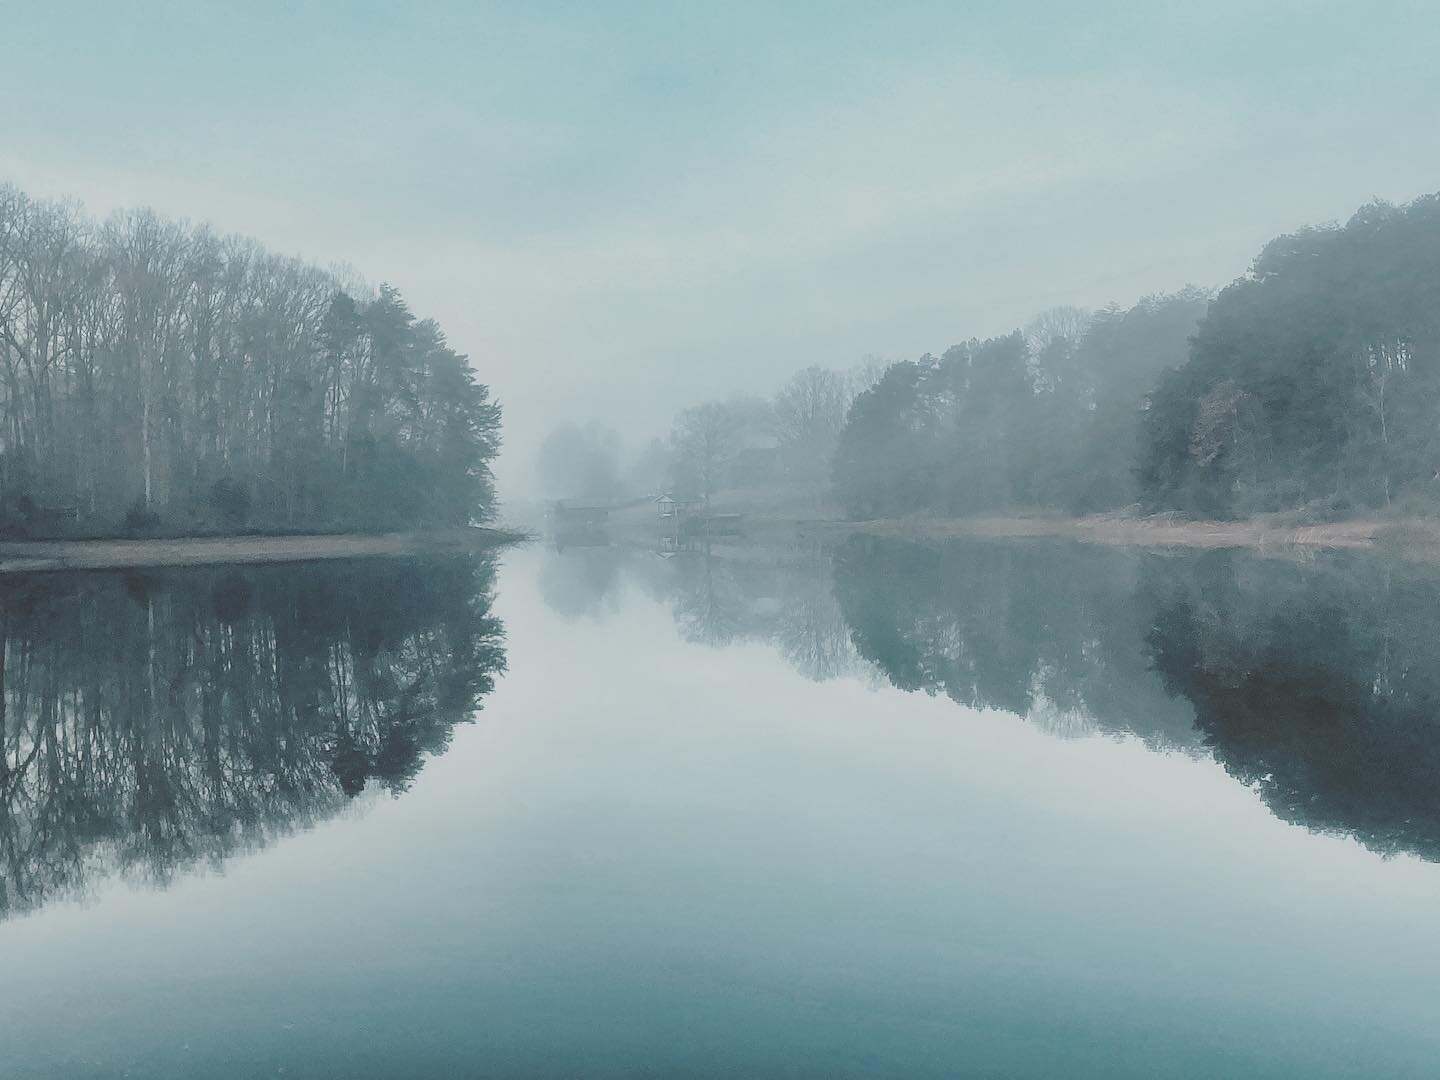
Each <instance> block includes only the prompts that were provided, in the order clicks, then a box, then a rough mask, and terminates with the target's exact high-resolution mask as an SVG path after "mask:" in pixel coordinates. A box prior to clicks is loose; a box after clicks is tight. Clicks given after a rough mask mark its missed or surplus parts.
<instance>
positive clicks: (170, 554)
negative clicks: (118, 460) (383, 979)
mask: <svg viewBox="0 0 1440 1080" xmlns="http://www.w3.org/2000/svg"><path fill="white" fill-rule="evenodd" d="M527 539H529V535H528V534H527V533H525V532H522V531H520V530H518V529H506V528H491V527H482V526H463V527H456V528H450V529H417V530H414V531H410V532H391V533H374V534H367V533H336V534H300V535H293V536H203V537H188V538H178V539H165V540H144V539H137V540H131V539H116V540H13V541H0V575H5V574H25V573H38V572H50V571H65V570H126V569H139V568H144V567H175V566H211V565H223V564H227V563H229V564H257V563H291V562H311V561H316V560H330V559H359V558H377V557H381V558H383V557H389V558H395V557H404V556H431V555H457V554H465V553H467V552H476V551H491V550H495V549H498V548H501V547H505V546H507V545H509V544H516V543H520V542H522V541H524V540H527Z"/></svg>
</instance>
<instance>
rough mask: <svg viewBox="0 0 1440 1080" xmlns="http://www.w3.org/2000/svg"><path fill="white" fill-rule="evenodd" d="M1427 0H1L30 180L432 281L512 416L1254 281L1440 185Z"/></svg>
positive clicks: (537, 420)
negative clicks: (1261, 265)
mask: <svg viewBox="0 0 1440 1080" xmlns="http://www.w3.org/2000/svg"><path fill="white" fill-rule="evenodd" d="M1437 55H1440V11H1437V9H1436V7H1435V5H1434V4H1433V2H1431V0H1422V2H1415V3H1385V2H1382V0H1367V2H1363V3H1302V2H1292V3H1266V2H1264V0H1250V2H1244V3H1230V2H1225V3H1173V4H1171V3H1162V2H1156V0H1146V2H1139V0H1134V2H1131V3H1124V4H1107V3H1103V2H1093V0H1092V2H1089V3H1085V4H1078V3H1069V2H1063V3H1059V2H1057V3H1053V4H1042V3H1028V4H1027V3H1019V2H1015V0H1010V2H1003V3H1001V2H996V3H989V2H960V0H948V2H944V3H934V4H930V3H918V2H917V3H902V2H896V0H892V2H890V3H884V4H882V3H876V4H841V3H798V2H795V3H784V2H781V0H770V2H766V3H757V4H753V5H747V4H740V3H733V2H725V3H703V4H702V3H700V2H698V0H697V2H681V0H675V2H670V3H656V4H640V3H603V2H601V0H588V2H582V3H576V4H558V3H548V4H547V3H528V4H520V3H515V4H506V5H490V4H481V3H467V2H462V0H455V2H451V3H419V2H406V0H390V2H388V3H383V4H368V3H358V2H343V0H330V2H318V0H317V2H295V0H291V2H284V3H280V2H277V3H260V2H255V0H245V2H235V3H205V2H200V0H184V2H180V3H174V4H168V3H137V2H125V0H94V2H92V3H85V4H80V3H64V2H59V0H46V2H44V3H41V2H35V0H0V179H8V180H10V181H11V182H13V183H15V184H17V185H18V186H20V187H22V188H23V189H25V190H26V191H28V192H29V193H30V194H33V195H40V196H49V197H58V196H66V197H73V198H77V199H79V200H81V201H83V202H84V203H85V205H86V206H87V208H89V209H90V210H91V211H92V212H95V213H97V214H102V215H103V214H105V213H108V212H109V211H110V210H112V209H114V208H116V207H120V206H134V205H151V206H154V207H156V208H157V209H160V210H162V211H165V212H167V213H171V214H174V215H177V216H183V217H188V218H190V219H192V220H204V221H209V222H211V223H213V224H214V225H215V226H216V227H217V228H219V229H221V230H223V231H227V232H241V233H246V234H249V235H252V236H255V237H256V238H258V239H260V240H261V241H263V242H264V243H265V244H267V245H268V246H270V247H272V248H275V249H278V250H281V251H284V252H288V253H293V254H299V255H303V256H305V257H306V258H308V259H311V260H313V261H316V262H319V263H322V264H330V263H336V262H344V263H348V264H350V265H351V266H353V267H354V268H355V269H356V270H357V271H358V272H359V273H360V274H362V275H363V276H364V277H365V278H366V279H367V280H369V281H371V282H373V283H378V282H380V281H389V282H391V283H393V284H394V285H396V286H397V287H398V288H399V289H400V290H401V291H402V293H404V295H405V296H406V297H407V299H408V300H409V301H410V303H411V305H412V307H413V308H414V309H415V310H416V312H417V313H419V314H421V315H430V316H434V317H435V318H437V319H438V320H439V321H440V323H441V324H442V326H444V328H445V329H446V330H447V332H448V333H449V336H450V338H451V341H452V343H453V344H454V345H455V346H456V347H457V348H458V349H460V350H461V351H463V352H466V353H468V354H469V355H470V357H471V359H472V362H473V363H474V365H475V367H476V368H477V369H478V370H479V372H480V374H481V377H482V378H483V379H484V380H485V381H486V382H488V383H490V385H491V386H492V388H493V389H494V391H495V393H496V396H497V397H498V398H499V399H500V400H501V401H502V403H503V404H504V405H505V407H506V415H505V428H506V439H507V451H506V453H505V455H504V458H503V459H502V461H501V462H500V466H499V469H498V470H497V471H498V472H499V474H500V477H501V481H502V485H505V486H506V487H507V488H509V489H510V490H511V491H512V492H514V491H517V490H518V489H519V488H520V486H521V485H523V484H525V483H526V482H527V481H528V480H529V478H530V474H531V462H532V459H533V454H534V450H535V447H536V445H537V443H538V442H539V440H540V439H541V438H543V436H544V435H545V433H546V432H547V431H548V430H549V429H550V428H551V427H553V426H554V425H555V424H556V423H558V422H560V421H563V420H586V419H591V418H598V419H602V420H606V421H607V422H610V423H612V424H614V425H615V426H616V427H619V428H620V429H621V430H622V431H623V432H624V433H625V434H626V435H627V437H629V438H630V440H631V441H632V442H634V443H639V442H643V441H645V440H647V439H648V438H649V437H650V436H651V435H652V434H658V433H662V432H664V431H666V430H668V427H669V417H670V415H671V414H672V413H673V412H674V411H675V410H676V409H677V408H679V407H681V406H683V405H686V404H689V403H692V402H694V401H697V400H700V399H703V398H705V397H708V396H725V395H728V394H729V393H731V392H733V391H737V390H748V391H757V392H761V393H769V392H771V391H773V390H774V389H775V388H776V387H777V386H778V385H779V384H780V383H781V382H782V381H783V380H784V378H785V377H786V376H787V375H789V374H790V373H791V372H792V371H794V370H796V369H798V368H801V367H804V366H805V365H807V364H811V363H822V364H828V365H832V366H837V367H848V366H850V365H852V364H854V363H855V362H856V361H858V360H859V359H860V358H861V357H862V356H863V355H866V354H875V355H879V356H882V357H884V358H887V359H899V358H902V357H910V356H916V355H919V354H920V353H923V352H925V351H927V350H930V351H939V350H941V349H943V348H945V347H946V346H947V345H949V344H951V343H953V342H955V341H958V340H962V339H964V338H968V337H971V336H975V335H979V336H986V335H990V334H995V333H1002V332H1005V331H1007V330H1009V329H1010V328H1012V327H1014V326H1016V325H1018V324H1020V323H1022V322H1023V321H1024V320H1025V319H1026V318H1027V317H1028V316H1029V315H1030V314H1032V313H1033V312H1035V311H1037V310H1039V309H1042V308H1045V307H1048V306H1053V305H1055V304H1059V303H1075V304H1081V305H1086V306H1098V305H1101V304H1104V303H1106V302H1107V301H1111V300H1116V301H1119V302H1121V303H1129V302H1132V301H1133V300H1134V299H1136V298H1137V297H1138V296H1140V295H1142V294H1144V293H1147V292H1154V291H1160V290H1170V289H1174V288H1177V287H1179V286H1182V285H1184V284H1186V283H1187V282H1194V283H1197V284H1205V285H1211V284H1215V285H1218V284H1224V283H1225V282H1227V281H1229V280H1230V279H1232V278H1234V277H1235V276H1236V275H1238V274H1240V273H1242V272H1243V271H1244V269H1245V268H1246V266H1247V264H1248V263H1249V261H1250V259H1251V258H1252V257H1253V255H1254V254H1255V252H1256V251H1257V249H1258V248H1259V246H1260V245H1261V244H1262V243H1263V242H1264V241H1265V240H1267V239H1268V238H1270V237H1271V236H1273V235H1275V234H1277V233H1279V232H1283V231H1286V230H1289V229H1293V228H1295V227H1297V226H1300V225H1302V224H1305V223H1309V222H1319V221H1327V220H1334V219H1344V218H1345V217H1347V216H1348V215H1349V213H1350V212H1351V211H1353V210H1354V209H1355V207H1356V206H1358V205H1359V204H1361V203H1363V202H1365V201H1367V200H1369V199H1371V198H1374V197H1381V198H1386V199H1391V200H1397V201H1400V200H1407V199H1410V198H1412V197H1414V196H1415V195H1418V194H1421V193H1424V192H1427V191H1433V190H1437V189H1440V137H1437V136H1440V130H1437V129H1440V64H1437V63H1436V62H1435V57H1436V56H1437Z"/></svg>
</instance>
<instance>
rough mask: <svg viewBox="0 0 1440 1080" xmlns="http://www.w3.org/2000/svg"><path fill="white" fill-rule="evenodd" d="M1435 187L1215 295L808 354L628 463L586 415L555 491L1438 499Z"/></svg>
mask: <svg viewBox="0 0 1440 1080" xmlns="http://www.w3.org/2000/svg"><path fill="white" fill-rule="evenodd" d="M1437 296H1440V195H1431V196H1425V197H1422V198H1419V199H1417V200H1415V201H1414V202H1411V203H1409V204H1408V205H1403V206H1395V205H1391V204H1387V203H1383V202H1374V203H1371V204H1369V205H1367V206H1365V207H1363V208H1361V209H1360V210H1359V211H1358V212H1357V213H1356V214H1355V215H1354V216H1353V217H1352V218H1351V219H1350V220H1349V221H1348V222H1346V223H1345V224H1343V225H1325V226H1317V227H1311V228H1306V229H1302V230H1300V231H1298V232H1296V233H1292V234H1288V235H1284V236H1281V237H1279V238H1278V239H1275V240H1273V241H1271V242H1270V243H1269V244H1267V245H1265V247H1264V249H1263V250H1262V251H1261V252H1260V254H1259V256H1258V257H1257V258H1256V259H1255V261H1254V263H1253V264H1252V265H1251V267H1250V269H1249V270H1248V271H1247V272H1246V273H1245V274H1244V275H1243V276H1241V277H1240V278H1239V279H1237V280H1236V281H1235V282H1233V283H1232V284H1231V285H1230V286H1228V287H1227V288H1225V289H1223V290H1222V291H1220V292H1219V293H1218V294H1215V293H1213V292H1211V291H1209V290H1206V289H1202V288H1198V287H1187V288H1185V289H1182V290H1180V291H1179V292H1175V293H1169V294H1156V295H1152V296H1147V297H1145V298H1143V299H1141V300H1140V301H1139V302H1138V303H1135V304H1133V305H1131V306H1129V307H1121V306H1119V305H1111V306H1109V307H1106V308H1104V309H1102V310H1100V311H1095V312H1091V311H1086V310H1083V309H1080V308H1074V307H1060V308H1054V309H1051V310H1048V311H1044V312H1041V313H1040V314H1039V315H1037V316H1035V317H1034V318H1033V319H1031V320H1030V321H1029V322H1028V323H1027V324H1026V325H1024V326H1023V327H1020V328H1017V329H1015V330H1014V331H1012V332H1010V333H1008V334H1005V335H1002V336H999V337H993V338H988V339H983V340H982V339H978V338H972V339H970V340H967V341H963V342H961V343H960V344H957V345H954V346H952V347H950V348H948V349H946V350H945V351H944V352H942V353H941V354H939V355H938V356H936V355H934V354H930V353H927V354H926V355H924V356H921V357H919V358H918V359H908V360H900V361H898V362H895V363H891V364H888V365H884V364H880V363H878V362H876V361H874V360H869V361H867V362H863V363H862V364H860V365H859V366H857V367H855V368H852V369H850V370H848V371H839V370H831V369H826V368H822V367H811V368H807V369H806V370H804V371H802V372H800V373H799V374H797V375H796V376H794V377H793V378H792V379H791V380H790V381H789V382H787V383H786V384H785V385H784V386H783V387H782V388H781V389H780V390H779V391H778V392H777V393H776V395H775V396H774V397H773V398H770V399H765V398H760V397H753V396H749V397H746V396H738V397H734V398H731V399H729V400H725V401H711V402H705V403H702V404H699V405H696V406H693V407H691V408H688V409H685V410H683V411H682V412H681V413H680V414H679V415H678V416H677V417H676V418H675V421H674V425H673V427H672V430H671V432H670V434H669V437H668V438H666V439H657V440H655V441H654V442H652V443H651V444H650V445H649V446H648V447H646V448H645V449H644V450H643V451H641V452H640V453H639V454H637V455H634V456H633V457H631V458H630V459H629V461H628V462H627V461H626V459H625V455H624V453H623V452H622V449H621V446H620V441H619V437H618V436H617V435H615V433H613V432H611V431H609V430H608V429H606V428H604V427H603V425H597V424H591V425H589V426H587V427H584V428H581V427H577V426H569V427H566V428H563V429H560V430H558V431H557V432H556V433H555V434H554V435H552V437H551V440H550V441H549V442H548V443H547V444H546V447H545V449H544V451H543V452H542V455H541V460H540V463H539V464H540V473H541V478H542V482H543V483H544V486H545V487H546V489H547V491H548V492H549V493H550V494H551V495H557V496H589V497H592V498H613V497H616V496H618V495H623V494H634V493H640V492H647V491H649V492H653V491H658V490H665V489H681V490H684V491H686V492H688V493H691V494H693V495H695V496H696V497H698V498H702V499H704V500H705V501H706V502H707V503H708V502H709V500H710V499H711V498H712V497H714V496H716V495H718V494H721V493H729V495H730V497H731V498H732V500H733V501H744V500H745V499H747V498H750V499H753V498H755V497H756V496H757V493H759V495H760V497H761V498H763V493H764V492H766V491H770V492H774V491H779V490H784V491H785V492H787V494H788V496H789V498H790V501H791V502H792V503H794V502H796V501H797V498H798V500H799V501H800V502H806V501H809V502H811V503H813V504H815V505H824V506H825V507H827V508H830V509H832V510H833V511H834V512H837V513H841V514H843V515H845V516H848V517H850V518H855V519H872V518H882V517H897V516H903V515H908V514H931V515H940V516H964V515H972V514H995V513H1030V512H1035V511H1042V512H1059V513H1066V514H1092V513H1102V512H1124V513H1133V514H1141V513H1152V514H1153V513H1160V512H1173V513H1177V514H1179V515H1182V516H1188V517H1197V518H1199V517H1205V518H1241V517H1247V516H1249V515H1253V514H1257V513H1266V512H1276V511H1283V512H1286V513H1288V514H1291V515H1296V516H1297V520H1300V521H1307V520H1308V521H1321V520H1333V519H1336V518H1340V517H1345V516H1353V515H1358V514H1363V513H1368V512H1377V511H1383V512H1390V513H1402V512H1413V513H1420V514H1423V513H1426V512H1429V511H1431V510H1433V509H1434V508H1435V506H1436V504H1437V501H1440V422H1437V415H1440V305H1437V304H1436V303H1435V298H1436V297H1437Z"/></svg>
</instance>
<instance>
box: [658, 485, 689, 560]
mask: <svg viewBox="0 0 1440 1080" xmlns="http://www.w3.org/2000/svg"><path fill="white" fill-rule="evenodd" d="M699 501H700V500H699V499H696V498H694V497H693V496H690V495H676V494H675V493H674V492H670V491H667V492H665V494H663V495H661V496H659V497H658V498H657V499H656V500H655V509H656V511H657V512H658V513H659V515H660V538H659V541H658V542H657V544H656V550H657V551H659V552H661V553H662V554H666V553H672V552H676V551H682V550H684V549H685V548H687V547H688V546H689V542H690V537H691V536H692V535H693V533H694V531H695V530H694V526H695V523H696V521H697V520H699V519H698V518H697V517H696V514H695V506H696V504H697V503H698V502H699Z"/></svg>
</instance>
